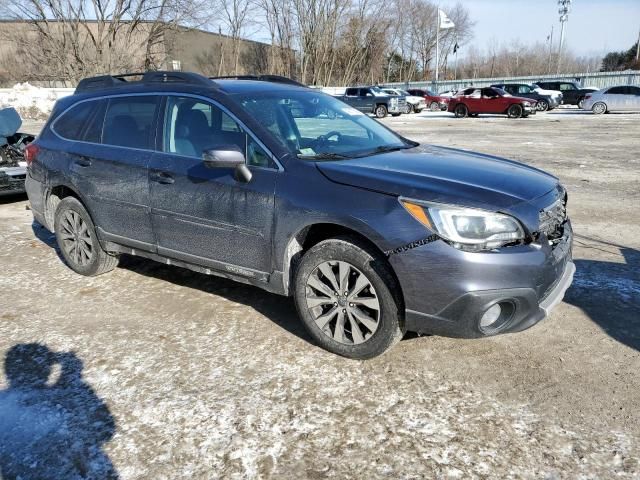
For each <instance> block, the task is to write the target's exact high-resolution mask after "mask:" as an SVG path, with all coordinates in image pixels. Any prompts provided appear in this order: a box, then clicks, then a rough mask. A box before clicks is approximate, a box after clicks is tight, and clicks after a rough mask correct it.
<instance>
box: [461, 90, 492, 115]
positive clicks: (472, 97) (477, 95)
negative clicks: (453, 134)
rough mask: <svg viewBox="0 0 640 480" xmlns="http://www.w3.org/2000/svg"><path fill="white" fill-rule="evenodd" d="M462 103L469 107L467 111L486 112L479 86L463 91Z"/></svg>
mask: <svg viewBox="0 0 640 480" xmlns="http://www.w3.org/2000/svg"><path fill="white" fill-rule="evenodd" d="M462 101H463V103H464V104H465V105H466V106H467V108H468V109H469V113H486V106H485V105H484V104H483V101H482V93H481V91H480V89H479V88H468V89H466V90H465V91H464V92H463V100H462Z"/></svg>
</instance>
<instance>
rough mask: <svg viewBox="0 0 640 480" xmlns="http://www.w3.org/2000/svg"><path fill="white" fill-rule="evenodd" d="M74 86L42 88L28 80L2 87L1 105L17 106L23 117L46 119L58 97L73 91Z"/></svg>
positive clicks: (0, 90)
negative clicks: (10, 86) (9, 86)
mask: <svg viewBox="0 0 640 480" xmlns="http://www.w3.org/2000/svg"><path fill="white" fill-rule="evenodd" d="M73 90H74V89H73V88H42V87H35V86H33V85H31V84H29V83H27V82H25V83H17V84H15V85H14V86H13V87H12V88H4V89H0V107H2V108H5V107H13V108H15V109H16V110H17V111H18V113H19V114H20V116H21V117H22V118H28V119H31V120H46V119H47V117H48V116H49V114H50V113H51V110H52V109H53V105H54V104H55V103H56V100H58V98H61V97H64V96H66V95H71V94H72V93H73Z"/></svg>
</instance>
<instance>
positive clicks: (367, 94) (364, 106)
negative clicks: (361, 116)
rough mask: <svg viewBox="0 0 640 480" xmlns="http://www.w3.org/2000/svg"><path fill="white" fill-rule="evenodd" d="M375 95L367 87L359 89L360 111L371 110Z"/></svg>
mask: <svg viewBox="0 0 640 480" xmlns="http://www.w3.org/2000/svg"><path fill="white" fill-rule="evenodd" d="M374 102H375V97H374V96H373V93H372V92H371V89H369V88H361V89H360V111H362V112H365V113H371V112H373V104H374Z"/></svg>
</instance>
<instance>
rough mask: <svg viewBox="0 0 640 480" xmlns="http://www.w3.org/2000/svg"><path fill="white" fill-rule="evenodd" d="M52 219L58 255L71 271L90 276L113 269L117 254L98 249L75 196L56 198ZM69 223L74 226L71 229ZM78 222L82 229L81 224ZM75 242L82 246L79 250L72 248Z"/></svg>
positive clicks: (96, 237) (84, 210) (116, 263)
mask: <svg viewBox="0 0 640 480" xmlns="http://www.w3.org/2000/svg"><path fill="white" fill-rule="evenodd" d="M54 222H55V223H54V226H55V233H56V240H57V241H58V247H59V249H60V254H61V255H62V257H63V258H64V260H65V262H66V264H67V265H68V266H69V268H71V270H73V271H74V272H76V273H79V274H81V275H86V276H90V277H92V276H95V275H100V274H102V273H106V272H109V271H111V270H113V269H114V268H116V266H117V265H118V257H117V256H116V255H111V254H109V253H107V252H105V251H104V250H103V249H102V246H101V245H100V242H99V241H98V236H97V235H96V231H95V227H94V225H93V221H92V220H91V217H90V216H89V213H88V212H87V210H86V209H85V208H84V206H83V205H82V203H80V201H79V200H78V199H77V198H74V197H66V198H63V199H62V200H61V201H60V203H59V204H58V208H57V209H56V213H55V221H54ZM71 223H75V224H76V225H77V227H76V228H75V231H74V228H73V225H71ZM82 225H84V226H86V228H85V227H81V226H82ZM70 227H72V228H70ZM82 232H84V233H82ZM83 238H86V240H85V239H83ZM79 244H81V245H82V249H79V248H78V247H75V248H74V247H73V245H79ZM82 252H88V253H86V254H84V253H82Z"/></svg>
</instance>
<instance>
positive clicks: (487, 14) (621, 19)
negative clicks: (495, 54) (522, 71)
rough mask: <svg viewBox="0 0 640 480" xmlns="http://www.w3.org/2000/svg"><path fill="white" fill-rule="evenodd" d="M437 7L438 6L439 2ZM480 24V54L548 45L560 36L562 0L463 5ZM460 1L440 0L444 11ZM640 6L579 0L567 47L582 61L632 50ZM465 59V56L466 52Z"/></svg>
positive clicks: (632, 1) (466, 0)
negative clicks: (493, 47) (494, 48)
mask: <svg viewBox="0 0 640 480" xmlns="http://www.w3.org/2000/svg"><path fill="white" fill-rule="evenodd" d="M434 1H435V0H434ZM457 1H459V2H460V3H462V4H463V5H464V6H465V7H466V8H467V9H468V10H469V12H470V13H471V17H472V18H473V20H474V21H475V22H476V25H475V28H474V42H475V43H476V45H477V46H478V47H480V48H485V47H487V46H488V45H489V44H490V43H493V42H494V41H497V42H498V44H502V43H508V42H510V41H513V40H515V39H519V40H521V41H523V42H525V43H528V42H535V41H542V42H544V41H545V40H546V38H547V35H549V32H550V31H551V26H552V25H553V29H554V33H553V35H554V43H555V44H557V41H558V38H559V32H560V23H559V22H558V6H557V0H457ZM457 1H456V0H440V1H439V2H438V3H439V4H440V5H442V6H448V5H454V4H455V3H457ZM639 29H640V0H573V2H572V5H571V13H570V14H569V21H568V22H567V24H566V29H565V32H566V33H565V34H566V36H565V39H566V42H567V43H566V44H565V45H567V46H568V47H569V48H570V49H571V50H573V51H574V52H575V53H576V54H578V55H600V54H602V53H605V52H608V51H611V50H627V49H628V48H630V47H631V46H632V45H633V44H634V43H635V42H636V40H637V38H638V30H639ZM460 53H463V51H462V50H461V52H460Z"/></svg>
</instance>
